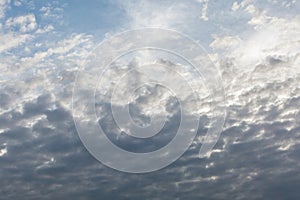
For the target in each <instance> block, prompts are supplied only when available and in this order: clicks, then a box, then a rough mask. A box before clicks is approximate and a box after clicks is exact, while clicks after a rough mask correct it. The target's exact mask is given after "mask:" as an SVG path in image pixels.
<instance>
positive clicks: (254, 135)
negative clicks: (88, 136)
mask: <svg viewBox="0 0 300 200" xmlns="http://www.w3.org/2000/svg"><path fill="white" fill-rule="evenodd" d="M3 2H4V1H1V3H2V4H1V5H5V6H6V9H7V8H9V3H7V2H8V1H5V3H4V4H3ZM120 4H121V5H120V7H121V8H124V9H125V10H126V12H128V15H129V16H130V17H131V19H132V21H130V22H129V23H130V27H142V26H148V25H149V26H161V27H178V26H179V25H178V22H179V24H180V23H182V22H185V21H186V20H187V18H186V16H189V15H188V14H186V15H185V13H187V10H188V8H186V7H185V5H184V4H185V3H182V4H180V3H175V4H173V3H172V2H171V3H170V2H167V3H166V4H164V3H162V2H150V1H149V2H148V1H146V2H145V3H144V4H143V3H137V4H136V6H135V5H134V3H128V2H122V3H120ZM172 5H173V6H172ZM238 5H239V6H236V8H237V7H239V9H238V10H236V11H237V12H236V13H237V14H236V15H238V17H240V16H241V17H244V15H245V16H247V17H246V18H245V19H246V21H245V23H244V24H243V27H246V28H243V29H242V30H241V34H238V35H235V34H233V32H229V31H228V30H223V29H222V30H220V29H216V30H215V29H214V30H212V32H214V31H215V34H214V35H212V36H211V37H212V39H213V40H212V41H211V45H210V46H211V48H212V53H214V55H216V58H217V59H216V60H217V64H218V66H219V68H220V71H221V73H222V77H223V81H224V87H225V89H226V93H227V101H226V104H227V114H228V115H227V121H226V124H225V126H224V131H223V133H222V135H221V138H220V140H219V141H218V143H217V145H216V147H215V149H214V151H213V153H212V154H211V156H210V158H207V159H198V151H199V147H200V146H201V141H203V138H202V135H201V134H202V133H203V132H205V131H206V128H207V127H206V126H205V125H207V123H208V119H209V118H208V116H206V115H205V114H203V116H202V117H201V122H200V125H201V127H202V128H200V129H199V130H198V131H199V136H198V137H197V138H196V139H195V141H194V142H193V144H192V146H191V148H190V149H189V150H188V151H187V152H186V153H185V154H184V155H183V156H182V157H181V158H180V159H179V160H178V161H176V162H175V163H173V164H171V165H170V166H168V167H167V168H164V169H162V170H160V171H156V172H153V173H149V174H143V175H132V174H125V173H119V172H117V171H115V170H112V169H110V168H108V167H105V166H104V165H102V164H101V163H99V162H97V161H96V160H95V159H93V157H92V156H91V155H90V154H89V153H88V152H87V151H86V149H85V148H84V146H83V145H82V143H81V142H80V140H79V138H78V135H77V133H76V129H75V125H74V122H73V118H72V112H71V96H72V88H73V83H74V80H75V77H76V70H77V69H78V67H79V66H80V63H81V62H82V58H83V57H84V56H85V55H87V54H88V53H89V52H90V50H91V49H92V48H93V47H94V43H93V42H94V37H96V36H91V35H87V34H85V33H71V34H67V33H66V32H60V28H61V27H59V24H52V23H49V24H48V25H47V26H44V25H40V24H36V25H35V28H34V29H32V27H34V25H30V26H29V24H31V23H34V21H35V20H33V17H32V16H31V17H29V18H26V20H25V19H24V18H23V17H24V16H28V15H18V16H9V18H8V19H6V18H5V16H4V18H5V19H3V18H2V22H3V25H2V28H1V34H0V38H1V40H0V52H1V64H0V68H1V74H0V83H1V84H0V127H1V128H0V166H1V171H2V173H1V174H0V178H1V182H0V188H1V189H0V191H1V195H2V198H4V199H10V198H11V199H16V200H18V199H66V198H72V199H95V198H102V199H143V198H145V199H176V198H177V199H298V196H297V195H298V191H299V189H298V188H299V180H300V176H299V153H300V140H299V138H300V112H299V105H300V88H299V81H300V75H299V74H300V73H299V64H300V59H299V55H300V54H299V53H300V52H299V50H300V48H299V44H300V43H299V40H300V38H299V32H300V30H299V27H300V26H299V24H300V23H299V17H297V16H294V17H289V18H287V17H284V16H274V15H272V14H271V13H269V12H267V11H266V10H263V9H261V8H260V7H259V6H258V5H256V4H255V3H253V1H251V2H250V1H242V2H240V3H239V4H238ZM5 6H4V7H5ZM21 6H22V5H20V7H21ZM45 7H50V8H49V9H46V8H43V9H41V11H40V12H41V13H48V14H47V15H46V16H44V17H45V18H47V16H52V15H55V11H54V10H55V9H54V7H53V6H51V5H50V6H47V5H45ZM231 7H232V5H231V3H230V5H229V10H230V9H231ZM2 8H3V7H2V6H1V7H0V13H1V12H2V13H5V12H4V11H3V9H2ZM150 8H151V9H150ZM234 9H235V8H234ZM48 10H49V11H48ZM197 10H198V11H199V9H198V7H197ZM51 12H52V13H51ZM57 12H62V11H57ZM211 12H212V13H211ZM213 12H214V13H217V14H219V12H221V11H220V10H215V11H214V9H210V14H213ZM224 12H226V11H224ZM228 12H230V13H231V12H232V11H231V10H230V11H228ZM240 12H241V13H242V14H241V13H240ZM182 13H184V14H182ZM199 13H200V14H201V12H199ZM230 13H229V14H228V15H226V17H228V16H230ZM29 15H30V14H29ZM38 15H39V14H36V13H35V16H36V18H37V19H38V18H40V17H41V18H42V16H38ZM192 15H194V13H192ZM2 16H3V14H2ZM209 16H210V15H209ZM212 16H213V15H212ZM222 16H223V15H222ZM19 17H21V18H22V20H24V23H19V22H20V21H22V20H21V18H19ZM231 17H232V16H231ZM50 18H51V17H50ZM53 18H54V17H53ZM233 18H234V17H232V18H230V19H233ZM198 19H199V17H198ZM210 19H211V18H210ZM226 19H227V18H226ZM243 19H244V18H243ZM7 20H9V23H8V24H9V27H11V28H13V29H11V30H7V29H5V27H4V26H6V25H5V23H6V21H7ZM222 20H223V19H221V21H222ZM47 22H48V21H47ZM247 22H249V23H247ZM35 23H37V21H35ZM224 23H225V22H224ZM189 25H190V24H189ZM22 27H23V29H22ZM190 28H191V29H194V28H199V29H201V28H205V27H190ZM29 33H30V34H29ZM32 33H36V34H32ZM25 46H26V47H27V48H28V49H29V50H28V51H26V52H25V51H24V48H23V47H25ZM157 62H161V63H164V64H166V63H167V64H168V65H170V66H171V67H173V68H176V69H177V68H178V69H180V68H181V67H182V66H180V65H178V64H174V63H172V62H170V61H168V60H159V61H157ZM131 64H132V65H133V64H134V63H131ZM136 64H137V63H136ZM120 68H121V67H120ZM120 68H119V69H120ZM123 70H124V68H123ZM110 72H111V73H112V74H113V75H114V76H115V77H118V76H120V75H121V74H122V70H117V69H115V70H111V71H110ZM131 78H133V77H131ZM113 80H114V79H111V80H109V79H108V80H106V81H107V82H108V83H109V82H110V81H113ZM85 81H89V80H85ZM128 81H129V82H134V79H130V80H128ZM141 81H142V79H141ZM176 84H179V83H176ZM124 89H126V85H124ZM147 89H148V90H149V91H150V92H152V94H159V95H158V96H157V97H163V94H162V92H161V90H160V89H159V88H155V87H152V86H149V88H147ZM148 90H147V91H148ZM101 92H103V91H102V90H100V91H99V93H101ZM188 94H189V93H188V92H187V93H186V96H187V97H188ZM119 95H121V94H119ZM119 99H120V102H118V105H119V106H122V103H123V102H122V100H123V98H122V96H120V97H119ZM167 100H168V98H166V99H164V101H163V102H164V103H165V104H167V110H166V112H167V113H168V112H170V113H171V114H170V116H169V120H168V123H167V126H166V127H165V130H164V131H165V132H162V134H161V135H160V137H158V138H156V140H153V142H154V145H153V144H152V145H151V144H145V143H139V142H140V141H138V142H136V141H131V142H130V141H128V140H129V139H130V138H128V137H127V138H126V137H121V138H120V137H119V138H118V139H117V138H116V137H115V136H120V134H119V133H120V132H118V130H117V129H116V127H115V126H114V124H113V122H112V120H111V118H110V117H111V116H109V115H101V117H102V121H101V122H100V123H103V125H104V126H105V128H106V129H107V130H108V132H110V133H112V139H113V140H114V142H117V143H118V144H119V145H121V146H122V145H123V147H124V148H127V149H129V150H131V151H138V150H140V151H141V150H149V149H150V150H153V149H155V148H158V147H160V145H164V144H165V143H167V142H168V141H169V139H170V138H171V137H172V135H169V133H172V131H173V130H174V129H176V126H175V125H176V123H177V122H178V118H176V117H177V116H178V113H176V112H173V113H172V112H171V111H174V110H176V109H175V108H176V105H177V104H176V103H174V101H172V99H169V100H168V101H167ZM135 103H137V104H134V105H133V108H134V110H133V112H134V113H133V115H134V116H135V118H136V120H139V121H138V122H140V123H144V122H148V121H147V120H148V118H147V115H145V114H144V113H143V112H142V111H143V110H144V111H145V112H146V113H147V112H150V113H151V112H152V113H154V114H159V109H155V108H156V106H157V105H159V101H158V99H156V98H154V97H151V95H150V97H148V98H142V97H137V98H136V102H135ZM149 103H153V104H154V106H153V109H150V110H149ZM202 103H203V107H201V109H203V110H201V113H202V112H203V113H205V112H208V110H207V108H206V107H207V105H206V104H204V102H202ZM106 106H107V108H109V105H108V104H107V105H106ZM193 110H195V107H193V106H191V107H190V108H188V111H189V112H191V111H193ZM104 111H105V110H104ZM104 111H103V113H105V112H104ZM103 113H102V114H103ZM143 148H144V149H143Z"/></svg>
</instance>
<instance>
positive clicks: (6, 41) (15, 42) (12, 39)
mask: <svg viewBox="0 0 300 200" xmlns="http://www.w3.org/2000/svg"><path fill="white" fill-rule="evenodd" d="M30 38H32V36H31V35H28V34H18V33H14V32H8V33H4V34H3V33H2V34H1V33H0V53H1V52H4V51H7V50H10V49H12V48H15V47H18V46H20V45H22V44H24V43H25V42H26V41H28V40H29V39H30Z"/></svg>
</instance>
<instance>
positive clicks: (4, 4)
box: [0, 0, 10, 19]
mask: <svg viewBox="0 0 300 200" xmlns="http://www.w3.org/2000/svg"><path fill="white" fill-rule="evenodd" d="M9 4H10V0H1V1H0V19H2V18H3V17H4V16H5V12H6V10H7V9H9V8H10V6H9Z"/></svg>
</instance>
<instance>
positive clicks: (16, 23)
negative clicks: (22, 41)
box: [5, 14, 37, 33]
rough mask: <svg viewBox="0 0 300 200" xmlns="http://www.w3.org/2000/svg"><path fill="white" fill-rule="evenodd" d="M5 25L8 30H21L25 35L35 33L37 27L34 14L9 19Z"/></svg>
mask: <svg viewBox="0 0 300 200" xmlns="http://www.w3.org/2000/svg"><path fill="white" fill-rule="evenodd" d="M5 25H6V26H7V27H8V28H19V30H20V32H23V33H25V32H30V31H33V30H35V29H36V27H37V24H36V20H35V16H34V14H28V15H23V16H18V17H14V18H9V19H7V20H6V23H5Z"/></svg>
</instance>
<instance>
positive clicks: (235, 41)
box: [209, 36, 241, 50]
mask: <svg viewBox="0 0 300 200" xmlns="http://www.w3.org/2000/svg"><path fill="white" fill-rule="evenodd" d="M240 42H241V39H240V38H239V37H238V36H223V37H220V36H217V37H215V38H214V41H213V42H212V43H211V44H210V45H209V46H210V47H212V48H213V49H223V50H225V49H229V48H234V47H236V46H237V45H239V43H240Z"/></svg>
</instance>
